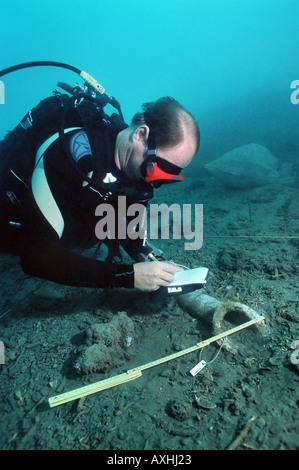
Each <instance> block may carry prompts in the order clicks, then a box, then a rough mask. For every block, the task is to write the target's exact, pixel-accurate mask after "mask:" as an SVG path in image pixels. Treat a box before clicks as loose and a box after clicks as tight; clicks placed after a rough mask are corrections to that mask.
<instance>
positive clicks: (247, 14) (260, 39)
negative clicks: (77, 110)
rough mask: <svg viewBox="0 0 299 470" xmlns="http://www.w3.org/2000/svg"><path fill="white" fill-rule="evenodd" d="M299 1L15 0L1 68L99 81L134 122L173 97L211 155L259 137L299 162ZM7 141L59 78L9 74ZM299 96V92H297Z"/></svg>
mask: <svg viewBox="0 0 299 470" xmlns="http://www.w3.org/2000/svg"><path fill="white" fill-rule="evenodd" d="M298 19H299V2H298V0H184V1H178V0H151V1H148V2H145V1H144V2H142V1H140V0H139V1H138V0H127V1H123V0H85V1H84V2H82V1H78V0H72V1H70V0H60V1H58V0H44V1H43V2H40V1H38V0H27V1H26V2H25V1H23V0H11V1H9V2H5V3H4V2H2V5H1V16H0V46H1V60H0V69H4V68H6V67H9V66H12V65H15V64H18V63H22V62H27V61H34V60H54V61H61V62H65V63H68V64H71V65H73V66H75V67H78V68H79V69H83V70H85V71H87V72H88V73H90V74H91V75H92V76H94V77H95V78H96V79H97V80H98V81H99V82H100V83H101V84H102V85H103V86H104V87H105V88H106V91H107V92H108V94H111V95H113V96H115V97H116V98H117V99H118V100H119V101H120V102H121V104H122V108H123V112H124V115H125V119H126V120H127V121H130V119H131V117H132V116H133V114H134V113H135V112H136V111H138V110H140V106H141V104H142V103H143V102H146V101H150V100H153V99H156V98H158V97H160V96H164V95H171V96H174V97H175V98H176V99H178V100H179V101H180V102H182V104H183V105H185V106H186V107H187V108H188V109H190V111H191V112H192V113H193V114H194V115H195V116H196V118H197V119H198V121H199V125H200V129H201V135H202V145H201V150H200V154H199V155H200V157H201V158H200V159H197V162H194V163H192V165H198V164H200V163H203V162H204V161H205V160H207V159H210V158H212V157H215V156H218V155H219V154H221V153H222V152H223V151H226V150H229V149H230V148H233V147H235V146H236V145H239V144H245V143H249V142H257V143H261V144H264V145H266V146H267V147H268V148H270V150H271V151H272V152H273V154H274V155H276V156H278V157H279V158H281V159H286V160H292V159H296V156H297V155H299V152H298V150H299V149H298V147H299V143H298V120H299V104H298V105H294V104H292V103H291V100H290V96H291V92H292V91H293V90H291V88H290V85H291V82H292V81H293V80H299V68H298V43H299V27H298V26H299V25H298ZM2 80H3V82H4V86H5V90H4V91H5V104H1V105H0V137H2V136H3V135H4V134H5V133H6V131H7V130H9V129H11V128H13V127H14V126H15V125H16V124H17V123H18V121H19V120H20V119H21V118H22V117H23V115H24V114H25V113H26V112H27V110H28V109H30V108H31V107H33V106H35V105H36V104H37V103H38V102H39V101H40V100H41V99H42V98H44V97H46V96H48V95H50V94H51V92H52V90H53V89H54V88H55V87H56V83H57V82H58V81H66V82H69V83H70V84H73V83H74V82H76V81H79V82H80V78H79V79H78V77H77V76H76V75H75V74H74V73H72V72H69V71H66V70H63V69H57V68H45V67H42V68H41V67H40V68H34V69H27V70H22V71H18V72H15V73H13V74H10V75H7V76H5V77H3V78H2ZM298 96H299V95H298Z"/></svg>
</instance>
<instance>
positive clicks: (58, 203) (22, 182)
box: [0, 123, 152, 288]
mask: <svg viewBox="0 0 299 470" xmlns="http://www.w3.org/2000/svg"><path fill="white" fill-rule="evenodd" d="M125 127H127V125H126V124H124V123H122V124H121V125H120V126H119V125H118V126H110V128H109V132H108V134H107V131H105V132H106V133H105V135H104V134H103V131H102V130H101V129H96V130H95V131H94V132H95V134H94V135H95V136H96V141H97V158H98V159H99V155H100V156H101V159H102V162H101V161H100V162H98V164H97V170H96V178H97V180H98V181H102V182H104V189H105V182H107V187H108V188H109V190H108V191H106V193H105V191H101V189H98V188H95V187H93V185H92V184H88V183H87V182H86V181H84V180H83V179H82V178H81V177H80V176H79V175H78V174H77V172H76V171H75V169H74V168H73V166H72V165H70V163H69V161H68V160H67V159H66V158H65V157H64V155H63V152H62V148H61V143H60V140H59V139H58V135H57V134H56V135H54V136H53V138H52V143H51V141H46V142H45V143H44V144H43V145H44V147H39V153H38V154H36V152H35V154H34V155H31V157H30V158H31V162H30V164H28V161H27V166H26V168H15V167H14V158H13V156H12V157H10V158H9V160H8V162H6V164H5V166H4V165H3V164H2V165H0V223H1V225H0V245H2V246H0V249H1V250H2V251H11V252H17V253H18V254H19V255H20V259H21V266H22V269H23V270H24V272H25V273H27V274H29V275H32V276H37V277H41V278H45V279H47V280H50V281H54V282H57V283H61V284H65V285H71V286H82V287H129V288H131V287H134V270H133V264H121V263H115V262H112V261H111V260H109V261H107V260H105V261H100V260H96V259H93V258H89V257H86V256H83V255H82V254H81V251H82V250H85V249H87V248H91V247H92V246H95V244H96V243H99V240H97V238H96V234H95V226H96V223H97V221H98V218H97V217H96V216H95V209H96V207H97V206H98V205H99V204H101V203H103V202H109V203H112V204H113V203H114V202H115V209H116V208H117V207H116V197H114V198H113V197H112V198H111V191H112V193H113V187H115V188H118V189H120V188H122V187H123V186H126V187H127V186H128V184H129V183H128V181H127V180H126V179H125V178H124V175H123V174H122V173H121V172H120V171H119V170H118V169H117V167H116V165H115V163H114V158H111V156H110V157H109V165H108V166H107V158H108V157H107V136H108V139H109V146H110V148H111V153H112V154H113V155H114V148H115V142H116V137H117V134H118V133H119V131H120V130H122V129H124V128H125ZM101 133H102V134H103V135H102V134H101ZM55 136H56V138H55ZM91 137H92V135H91V134H90V132H89V134H88V137H87V134H86V133H85V130H84V128H76V129H73V130H69V129H68V130H65V139H66V144H67V145H68V146H69V148H70V152H71V155H72V158H73V159H74V161H75V163H76V165H78V166H79V167H80V168H81V169H82V170H83V171H84V173H85V174H89V175H91V172H92V171H93V169H94V165H93V161H92V159H93V158H94V157H93V156H92V155H93V151H92V149H93V146H92V145H91V140H92V139H91ZM105 139H106V140H105ZM49 144H50V145H49ZM101 146H102V148H101ZM27 150H28V149H27ZM28 153H29V154H30V153H32V148H29V150H28V151H27V154H28ZM0 157H1V158H4V157H5V155H4V156H3V155H1V146H0ZM27 160H28V158H27ZM23 166H24V165H23ZM28 167H29V168H28ZM107 170H108V171H107ZM28 172H29V173H30V174H29V175H28ZM25 173H27V175H25ZM93 173H95V171H93ZM28 176H29V177H28ZM94 176H95V175H94V174H93V177H94ZM111 180H112V181H113V183H111ZM108 182H109V184H108ZM130 184H131V185H132V182H131V183H130ZM145 189H148V190H149V187H148V185H146V188H145ZM145 192H146V191H145ZM124 194H126V193H125V192H124ZM136 194H139V195H140V198H138V197H136ZM149 194H150V191H149V193H148V194H147V195H146V196H145V197H144V196H143V192H142V191H139V192H138V190H137V189H136V190H135V193H134V195H131V196H128V197H127V204H128V203H133V202H140V201H141V200H143V203H144V204H145V205H146V202H144V200H145V199H148V198H149V197H152V194H151V195H150V196H149ZM107 195H108V198H107ZM142 242H143V241H142V240H140V239H137V240H135V241H132V240H126V241H124V242H123V243H122V244H123V246H124V248H125V250H126V251H127V252H128V253H129V254H130V255H131V257H132V258H133V259H134V260H135V261H137V257H138V251H139V249H140V247H142ZM111 243H112V244H113V242H111ZM111 243H110V244H111ZM114 245H115V243H114Z"/></svg>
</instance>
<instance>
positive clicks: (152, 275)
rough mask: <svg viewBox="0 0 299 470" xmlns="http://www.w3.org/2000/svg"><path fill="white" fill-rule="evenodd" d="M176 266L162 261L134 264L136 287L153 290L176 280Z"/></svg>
mask: <svg viewBox="0 0 299 470" xmlns="http://www.w3.org/2000/svg"><path fill="white" fill-rule="evenodd" d="M175 271H176V269H175V267H174V266H173V265H172V264H169V263H164V262H160V261H153V262H151V261H150V262H149V261H145V262H144V263H136V264H134V287H136V289H140V290H143V291H147V292H151V291H155V290H157V289H159V288H160V287H162V286H167V285H168V284H169V283H170V282H172V281H173V280H174V274H175Z"/></svg>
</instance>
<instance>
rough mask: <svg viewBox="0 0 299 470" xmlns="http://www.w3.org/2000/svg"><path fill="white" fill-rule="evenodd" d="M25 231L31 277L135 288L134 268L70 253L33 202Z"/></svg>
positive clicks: (24, 259)
mask: <svg viewBox="0 0 299 470" xmlns="http://www.w3.org/2000/svg"><path fill="white" fill-rule="evenodd" d="M21 231H22V232H21V235H22V236H21V249H20V258H21V266H22V269H23V271H24V272H25V273H26V274H29V275H30V276H37V277H41V278H43V279H47V280H49V281H53V282H57V283H59V284H64V285H69V286H78V287H129V288H132V287H134V269H133V265H132V264H115V263H110V262H104V261H99V260H95V259H90V258H87V257H85V256H82V255H81V254H79V253H75V252H73V251H69V250H68V249H67V248H65V247H64V246H63V245H62V243H61V241H60V239H59V237H58V235H57V233H56V232H55V230H54V229H53V228H52V227H51V225H50V224H49V223H48V222H47V221H46V220H45V218H44V217H43V216H42V214H41V212H40V211H39V209H38V208H37V206H36V205H35V204H34V202H33V201H32V198H28V201H27V203H26V206H25V213H24V220H23V223H22V228H21Z"/></svg>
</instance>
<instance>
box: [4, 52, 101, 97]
mask: <svg viewBox="0 0 299 470" xmlns="http://www.w3.org/2000/svg"><path fill="white" fill-rule="evenodd" d="M43 65H45V66H52V67H61V68H63V69H68V70H71V71H72V72H75V73H77V74H78V75H79V76H80V77H81V78H82V79H83V80H84V81H85V82H86V83H87V85H88V86H90V87H91V88H92V89H93V90H94V91H95V92H96V93H99V94H100V95H102V94H103V93H105V88H104V87H102V85H100V84H99V83H98V82H97V81H96V80H95V79H94V78H93V77H92V76H91V75H89V74H88V73H86V72H84V71H83V70H80V69H77V68H76V67H73V66H72V65H68V64H64V63H63V62H53V61H49V60H41V61H35V62H24V63H23V64H18V65H14V66H12V67H8V68H7V69H4V70H1V71H0V77H3V76H4V75H7V74H8V73H11V72H15V71H16V70H21V69H26V68H29V67H40V66H43Z"/></svg>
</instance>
